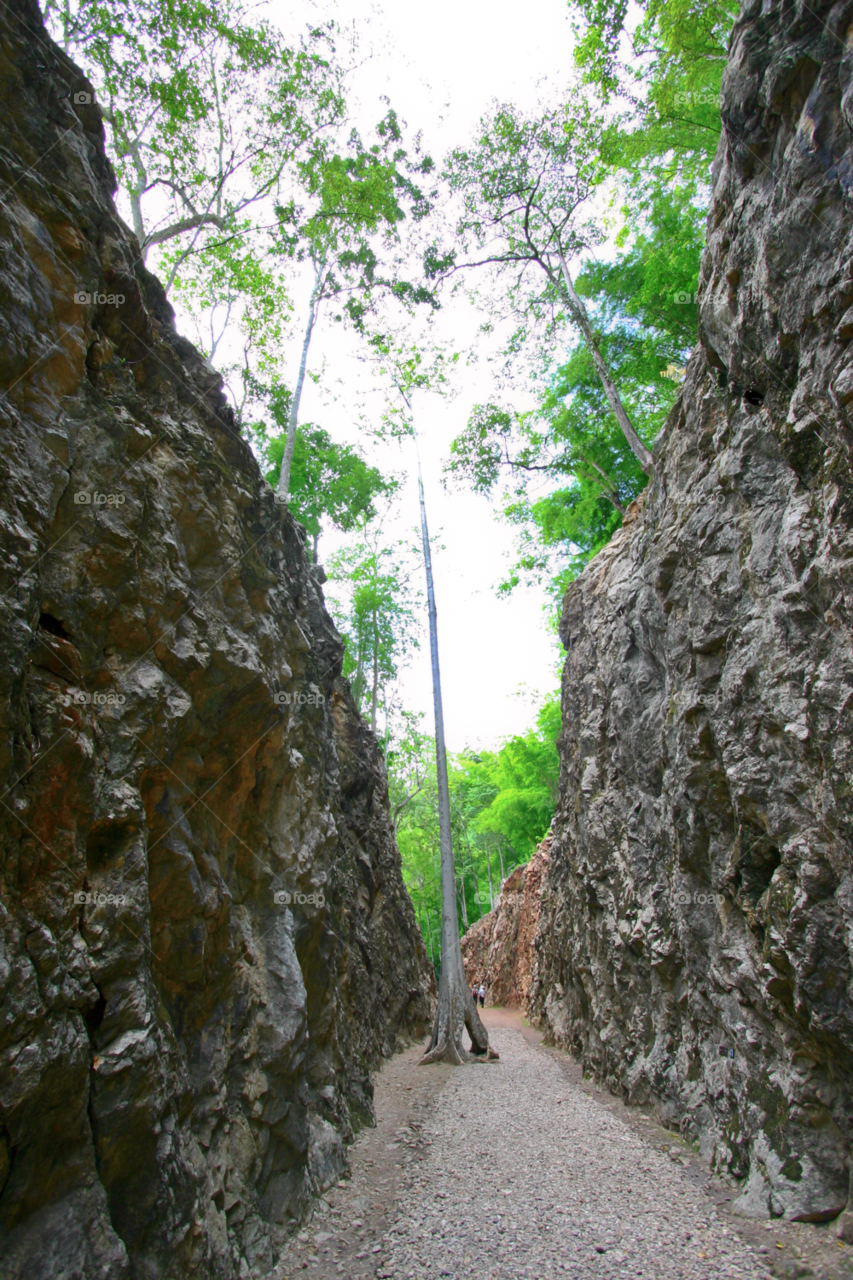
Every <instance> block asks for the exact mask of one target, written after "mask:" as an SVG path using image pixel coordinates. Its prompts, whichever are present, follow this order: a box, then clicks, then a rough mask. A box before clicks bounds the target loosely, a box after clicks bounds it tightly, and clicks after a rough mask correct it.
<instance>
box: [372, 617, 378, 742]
mask: <svg viewBox="0 0 853 1280" xmlns="http://www.w3.org/2000/svg"><path fill="white" fill-rule="evenodd" d="M378 695H379V636H378V634H377V631H376V610H375V609H374V610H373V692H372V695H371V699H370V727H371V729H372V730H373V733H374V736H375V734H376V699H377V697H378Z"/></svg>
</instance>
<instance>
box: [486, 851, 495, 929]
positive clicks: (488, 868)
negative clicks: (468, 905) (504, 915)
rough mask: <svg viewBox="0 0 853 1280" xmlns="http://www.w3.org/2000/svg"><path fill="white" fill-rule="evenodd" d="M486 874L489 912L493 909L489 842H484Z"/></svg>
mask: <svg viewBox="0 0 853 1280" xmlns="http://www.w3.org/2000/svg"><path fill="white" fill-rule="evenodd" d="M486 872H487V874H488V877H489V910H490V911H494V909H495V891H494V889H493V888H492V859H491V857H490V855H489V842H488V840H487V841H486Z"/></svg>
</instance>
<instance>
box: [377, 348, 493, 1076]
mask: <svg viewBox="0 0 853 1280" xmlns="http://www.w3.org/2000/svg"><path fill="white" fill-rule="evenodd" d="M372 345H373V349H374V351H375V353H376V356H377V358H378V360H379V363H380V369H381V370H382V371H383V372H384V373H385V375H386V377H387V378H388V380H389V381H390V383H391V386H392V387H393V389H394V392H395V393H396V403H391V404H390V405H389V407H388V409H387V411H386V414H385V421H386V425H387V426H388V427H389V429H390V430H391V432H392V433H393V434H394V435H396V436H397V437H398V438H400V439H406V438H409V439H411V440H412V442H413V444H414V447H415V454H416V459H417V476H418V502H419V507H420V524H421V543H422V548H423V558H424V571H425V574H426V587H427V609H428V615H429V646H430V665H431V668H432V695H433V710H434V716H435V774H436V787H437V793H438V829H439V851H440V860H441V972H440V974H439V980H438V1004H437V1007H436V1014H435V1023H434V1025H433V1031H432V1036H431V1039H430V1043H429V1047H428V1048H427V1050H426V1052H425V1053H424V1056H423V1057H422V1059H421V1062H422V1063H430V1062H450V1063H455V1064H460V1063H464V1062H472V1061H477V1060H482V1059H484V1058H496V1057H497V1056H498V1055H497V1054H496V1053H495V1051H494V1050H493V1049H491V1048H490V1046H489V1036H488V1032H487V1031H486V1028H485V1027H484V1026H483V1023H482V1021H481V1019H480V1016H479V1014H478V1013H477V1010H476V1007H475V1005H474V1001H473V999H472V998H471V992H470V991H469V989H468V981H467V979H466V977H465V968H464V965H463V963H462V949H461V947H460V945H459V914H458V909H457V902H456V866H455V861H454V857H453V835H452V827H451V816H450V791H449V784H448V775H447V748H446V744H445V738H444V706H443V702H442V696H441V671H440V667H439V661H438V614H437V610H436V603H435V582H434V579H433V571H432V548H431V545H430V540H429V529H428V526H427V514H426V499H425V497H424V484H423V474H422V470H421V459H420V451H419V449H418V438H417V432H416V430H415V420H414V412H413V407H412V397H413V394H414V393H415V392H416V391H425V390H432V391H441V390H442V389H444V388H445V386H446V384H447V366H448V363H449V362H448V361H447V359H446V357H445V356H444V353H443V352H440V351H436V350H435V349H432V350H430V349H429V344H428V343H421V344H420V345H419V346H414V345H413V346H407V345H406V344H405V343H404V342H401V341H397V342H391V341H390V340H389V339H387V338H385V337H383V336H382V335H376V334H374V336H373V338H372ZM425 352H426V353H427V354H426V356H425ZM454 358H455V357H453V358H451V362H452V360H453V359H454ZM466 1028H467V1031H468V1035H469V1036H470V1038H471V1052H468V1051H467V1050H466V1049H465V1048H464V1045H463V1032H464V1031H465V1029H466Z"/></svg>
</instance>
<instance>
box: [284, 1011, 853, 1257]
mask: <svg viewBox="0 0 853 1280" xmlns="http://www.w3.org/2000/svg"><path fill="white" fill-rule="evenodd" d="M485 1018H486V1022H487V1025H488V1027H489V1030H490V1036H491V1038H492V1041H493V1043H494V1044H495V1046H496V1047H497V1049H498V1050H499V1052H500V1054H501V1060H500V1062H498V1063H494V1064H490V1065H483V1066H477V1067H471V1068H465V1069H459V1068H450V1067H429V1068H423V1069H421V1070H418V1069H417V1065H416V1064H417V1059H418V1056H419V1053H420V1048H419V1047H415V1048H414V1049H411V1050H408V1051H407V1052H406V1053H404V1054H400V1055H398V1056H397V1057H395V1058H393V1059H392V1060H391V1061H389V1062H388V1063H387V1064H386V1065H385V1067H384V1068H383V1070H382V1073H381V1075H380V1077H379V1079H378V1081H377V1087H376V1112H377V1117H378V1123H377V1127H376V1128H375V1129H372V1130H369V1131H366V1132H365V1133H363V1134H362V1136H361V1138H360V1139H359V1140H358V1142H357V1143H356V1145H355V1147H354V1149H353V1152H352V1161H351V1168H352V1176H351V1178H350V1179H349V1180H347V1181H344V1182H341V1183H340V1184H339V1185H338V1186H337V1187H335V1188H334V1189H333V1190H332V1191H330V1192H329V1193H328V1195H327V1196H326V1197H325V1198H324V1200H323V1201H321V1202H320V1205H319V1207H318V1210H317V1212H316V1213H315V1215H314V1218H313V1220H312V1221H311V1223H310V1224H309V1225H308V1226H307V1227H305V1228H304V1229H303V1230H302V1231H301V1232H300V1234H299V1235H298V1236H297V1237H296V1238H295V1239H294V1240H293V1241H292V1243H291V1245H290V1247H289V1249H288V1250H287V1252H286V1253H285V1254H284V1256H283V1258H282V1260H281V1263H280V1266H279V1269H278V1271H277V1273H276V1275H277V1280H289V1278H290V1277H295V1276H302V1275H305V1276H310V1277H318V1278H323V1280H326V1278H329V1280H332V1278H333V1277H334V1278H336V1277H338V1276H346V1277H350V1276H352V1277H363V1276H376V1277H379V1278H380V1280H383V1278H384V1280H391V1278H392V1277H393V1278H394V1280H398V1278H399V1280H402V1278H404V1277H405V1278H406V1280H409V1278H411V1280H424V1278H426V1277H429V1278H430V1280H432V1278H433V1277H442V1276H447V1277H455V1278H459V1280H461V1277H463V1276H468V1275H478V1276H483V1277H493V1278H494V1280H514V1278H515V1277H522V1276H528V1277H535V1278H536V1280H542V1278H544V1277H547V1276H560V1277H564V1276H565V1277H577V1280H586V1278H587V1277H589V1278H590V1280H592V1278H593V1277H601V1278H602V1280H603V1278H604V1277H614V1278H615V1277H621V1276H628V1277H631V1280H635V1278H636V1280H639V1278H640V1277H643V1278H644V1280H658V1278H659V1280H677V1278H679V1277H683V1278H684V1280H687V1278H688V1277H689V1278H690V1280H693V1278H694V1277H695V1278H696V1280H706V1278H707V1280H710V1278H711V1277H715V1278H716V1277H721V1276H728V1277H732V1278H734V1277H739V1278H740V1277H742V1278H743V1280H747V1278H748V1280H764V1278H765V1277H769V1276H774V1277H790V1278H792V1280H793V1278H794V1277H816V1278H817V1277H819V1278H820V1280H842V1277H848V1276H851V1277H853V1249H850V1248H848V1247H846V1246H842V1245H839V1244H838V1242H837V1241H836V1240H835V1239H834V1238H833V1234H832V1231H831V1228H827V1227H815V1226H809V1225H805V1224H799V1223H784V1224H783V1223H779V1222H774V1223H772V1224H771V1223H767V1222H759V1221H754V1220H751V1219H745V1218H741V1217H735V1216H734V1215H732V1214H731V1213H730V1211H729V1204H730V1201H731V1199H732V1197H733V1195H734V1194H736V1192H735V1191H734V1190H733V1189H732V1188H731V1187H729V1186H728V1185H727V1184H726V1183H724V1182H722V1181H720V1180H719V1179H717V1178H712V1177H711V1176H710V1175H709V1173H708V1170H707V1167H706V1166H705V1165H704V1164H703V1163H702V1162H701V1161H700V1160H699V1158H698V1157H697V1156H696V1154H695V1152H694V1151H693V1150H692V1148H691V1147H689V1146H688V1145H686V1144H685V1143H684V1142H682V1141H681V1140H680V1139H679V1138H678V1137H677V1136H675V1135H673V1134H671V1133H669V1132H668V1131H666V1130H665V1129H662V1128H661V1127H660V1126H659V1125H658V1124H657V1123H656V1122H655V1120H654V1118H653V1117H652V1116H651V1115H650V1113H648V1112H647V1111H646V1110H644V1109H643V1108H638V1107H631V1108H626V1107H625V1106H624V1105H623V1104H622V1103H621V1102H619V1101H618V1100H617V1099H615V1098H613V1097H612V1096H611V1095H610V1094H608V1093H604V1092H602V1091H601V1090H599V1089H597V1088H596V1087H595V1086H594V1085H592V1084H590V1083H589V1081H584V1080H583V1079H582V1077H581V1074H580V1071H579V1069H578V1067H577V1065H576V1064H575V1063H574V1062H573V1061H572V1060H571V1059H569V1058H568V1057H566V1056H565V1055H564V1054H562V1053H560V1052H557V1051H555V1050H551V1049H546V1048H543V1047H542V1046H541V1044H540V1041H541V1036H539V1035H538V1033H536V1032H533V1031H531V1030H530V1029H529V1028H527V1027H525V1026H524V1024H523V1023H522V1022H521V1019H520V1018H519V1016H518V1015H517V1014H513V1013H510V1012H508V1011H503V1010H497V1009H487V1010H485Z"/></svg>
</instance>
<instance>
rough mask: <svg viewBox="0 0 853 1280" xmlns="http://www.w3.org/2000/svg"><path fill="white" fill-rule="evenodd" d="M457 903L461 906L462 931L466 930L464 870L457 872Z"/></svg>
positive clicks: (466, 913)
mask: <svg viewBox="0 0 853 1280" xmlns="http://www.w3.org/2000/svg"><path fill="white" fill-rule="evenodd" d="M458 893H459V905H460V907H461V908H462V931H463V933H467V932H468V903H467V902H466V901H465V872H464V870H462V871H460V873H459V889H458Z"/></svg>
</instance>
